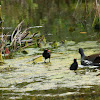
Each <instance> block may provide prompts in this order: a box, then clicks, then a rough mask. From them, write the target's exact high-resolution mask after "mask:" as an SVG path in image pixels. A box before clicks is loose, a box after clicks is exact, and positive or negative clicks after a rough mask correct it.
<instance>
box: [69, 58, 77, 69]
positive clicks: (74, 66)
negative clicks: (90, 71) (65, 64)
mask: <svg viewBox="0 0 100 100" xmlns="http://www.w3.org/2000/svg"><path fill="white" fill-rule="evenodd" d="M77 68H78V63H77V59H74V62H73V63H72V64H71V66H70V70H74V71H75V70H77Z"/></svg>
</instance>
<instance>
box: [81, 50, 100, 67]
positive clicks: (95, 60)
mask: <svg viewBox="0 0 100 100" xmlns="http://www.w3.org/2000/svg"><path fill="white" fill-rule="evenodd" d="M79 53H80V55H81V65H84V66H88V65H94V66H100V54H93V55H90V56H85V54H84V52H83V49H82V48H79Z"/></svg>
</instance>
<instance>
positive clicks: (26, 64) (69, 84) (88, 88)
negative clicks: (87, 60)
mask: <svg viewBox="0 0 100 100" xmlns="http://www.w3.org/2000/svg"><path fill="white" fill-rule="evenodd" d="M70 43H71V44H70ZM73 44H74V45H73ZM91 44H92V45H91ZM99 45H100V44H98V43H97V42H96V41H86V42H80V43H74V42H69V43H68V44H66V45H65V44H64V45H60V46H58V47H57V48H54V49H52V52H51V62H50V63H49V60H48V59H47V60H46V62H47V63H43V62H44V59H43V57H42V52H43V50H40V49H39V48H27V49H25V50H26V51H27V52H28V54H25V55H24V54H22V55H21V54H20V56H19V55H16V56H15V57H14V58H13V59H5V60H4V62H5V64H4V65H1V66H0V99H1V100H8V99H22V100H29V99H30V100H58V98H59V100H66V99H67V100H81V99H82V100H99V99H100V76H99V75H98V74H99V73H100V70H99V68H95V69H94V68H93V66H90V67H88V66H86V67H85V68H84V67H83V68H82V67H80V66H81V65H80V55H79V53H78V49H79V48H80V47H81V48H83V49H84V53H85V54H86V55H90V54H93V53H98V52H99V50H100V47H99ZM49 48H50V46H49ZM20 53H21V52H20ZM74 58H77V59H78V64H79V68H78V70H77V74H76V73H74V72H73V71H70V70H69V67H70V65H71V63H72V62H73V59H74ZM34 62H35V63H34ZM91 96H92V97H91Z"/></svg>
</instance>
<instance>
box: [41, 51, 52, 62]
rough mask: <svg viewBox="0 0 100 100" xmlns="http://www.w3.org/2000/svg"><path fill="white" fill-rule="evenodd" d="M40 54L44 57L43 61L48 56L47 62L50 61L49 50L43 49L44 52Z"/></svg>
mask: <svg viewBox="0 0 100 100" xmlns="http://www.w3.org/2000/svg"><path fill="white" fill-rule="evenodd" d="M42 55H43V57H44V58H45V61H46V59H48V58H49V62H50V57H51V54H50V50H48V49H44V52H43V54H42ZM45 61H44V62H45Z"/></svg>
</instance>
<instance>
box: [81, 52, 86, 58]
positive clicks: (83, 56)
mask: <svg viewBox="0 0 100 100" xmlns="http://www.w3.org/2000/svg"><path fill="white" fill-rule="evenodd" d="M84 58H85V54H84V53H83V52H82V53H81V60H84Z"/></svg>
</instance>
